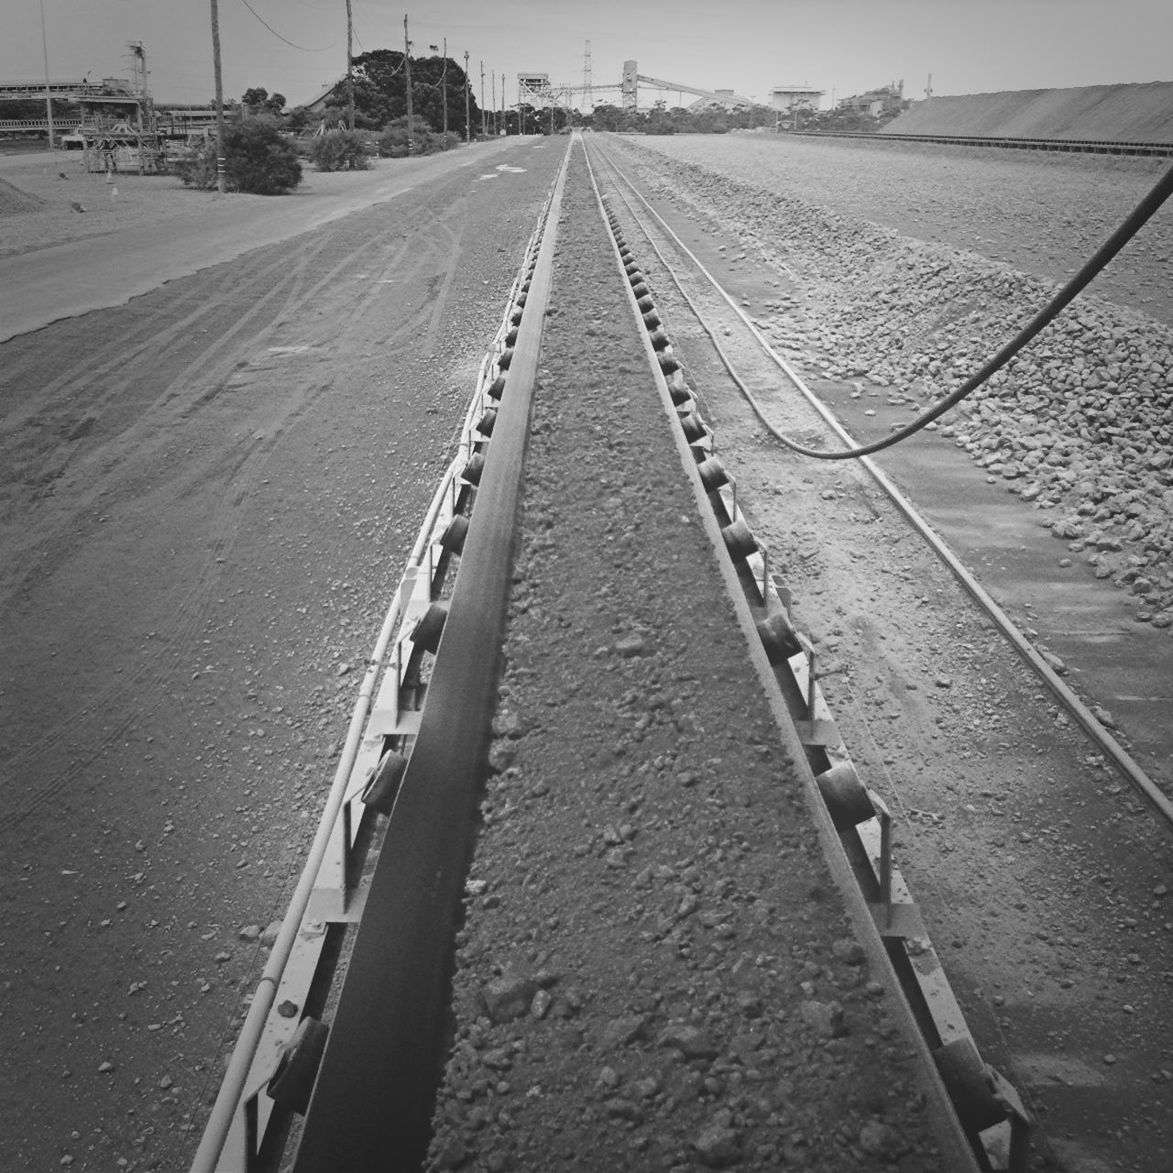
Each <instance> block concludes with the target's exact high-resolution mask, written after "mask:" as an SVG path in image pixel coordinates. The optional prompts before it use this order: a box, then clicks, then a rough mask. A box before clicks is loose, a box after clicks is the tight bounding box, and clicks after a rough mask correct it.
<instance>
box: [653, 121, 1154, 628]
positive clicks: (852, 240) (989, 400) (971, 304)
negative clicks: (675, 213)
mask: <svg viewBox="0 0 1173 1173" xmlns="http://www.w3.org/2000/svg"><path fill="white" fill-rule="evenodd" d="M665 142H666V145H664V144H661V143H660V142H655V143H653V144H652V146H653V147H654V150H655V153H654V154H653V152H652V151H651V150H644V151H640V152H639V157H640V158H641V159H643V160H645V161H646V162H647V163H649V164H653V165H651V166H649V167H648V168H647V172H648V174H647V178H648V180H649V181H650V182H652V183H655V184H657V185H659V186H661V187H662V188H663V189H664V190H665V191H667V192H671V193H673V198H675V199H677V200H678V201H679V202H680V203H682V204H684V205H685V206H687V207H688V208H690V209H691V210H692V211H693V212H694V214H706V215H717V216H718V217H719V218H720V219H721V220H722V222H723V223H724V224H725V225H726V226H727V227H729V228H731V229H732V230H733V231H734V232H735V233H737V234H738V235H740V237H741V239H742V241H743V247H744V248H745V250H746V252H747V253H758V254H760V255H761V256H762V257H763V258H765V259H768V260H771V261H773V262H774V263H781V264H782V265H784V266H786V267H788V268H789V269H790V270H791V271H792V272H794V273H795V274H796V276H797V277H798V278H799V281H800V283H801V285H802V287H803V288H804V289H805V290H806V293H807V297H806V301H805V303H804V304H802V305H794V304H791V303H787V304H785V305H783V304H782V303H781V302H779V303H778V304H777V306H776V308H777V310H778V322H777V327H778V328H777V330H776V332H775V337H776V338H777V339H778V341H779V343H780V344H781V345H782V348H783V349H784V350H788V351H789V353H790V354H791V355H792V356H793V357H794V358H795V359H796V360H797V361H798V362H799V363H800V366H802V367H803V369H805V370H814V371H815V372H816V373H822V374H824V375H825V376H826V377H829V378H834V379H843V380H866V382H867V383H868V384H870V385H871V386H873V387H884V388H889V389H890V391H891V393H892V395H893V396H894V397H903V400H904V402H905V403H906V404H907V407H908V411H909V419H911V418H912V416H913V415H914V414H915V413H916V412H917V411H918V410H920V409H923V408H924V407H927V406H928V405H929V404H931V403H932V402H935V401H936V400H937V399H938V398H940V397H941V396H942V395H943V394H945V393H947V392H949V391H951V390H953V389H954V388H956V387H957V386H958V385H959V384H960V383H961V382H962V381H963V380H964V379H965V378H966V377H968V376H969V375H970V374H972V373H973V372H974V371H976V370H977V369H978V368H979V367H980V366H981V365H982V364H983V363H984V362H985V361H986V360H987V359H988V358H989V357H990V356H991V355H992V354H993V353H994V352H995V351H996V349H997V348H998V347H1000V346H1001V345H1003V344H1004V343H1005V342H1006V341H1008V340H1009V339H1010V338H1011V337H1012V336H1013V335H1014V334H1015V333H1016V332H1017V331H1018V330H1019V329H1021V327H1022V326H1023V325H1025V324H1026V322H1027V321H1029V319H1030V318H1031V317H1033V316H1034V314H1035V313H1036V312H1037V311H1038V310H1039V309H1040V308H1041V307H1042V306H1043V305H1044V304H1045V303H1046V301H1047V300H1048V299H1049V298H1050V297H1051V296H1052V295H1053V294H1054V292H1055V291H1056V288H1057V285H1056V283H1055V282H1054V281H1052V280H1048V279H1046V278H1045V277H1039V276H1035V275H1032V274H1029V273H1024V272H1020V271H1019V270H1018V269H1017V268H1014V267H1012V266H1011V265H1009V264H1006V263H1002V262H1000V261H998V260H992V259H990V258H988V257H986V256H983V255H980V254H979V253H976V252H972V251H969V250H967V249H964V248H961V247H957V246H956V244H955V243H938V242H928V241H923V240H917V239H911V238H909V237H907V236H903V235H900V233H899V232H898V231H896V230H895V229H893V228H890V227H884V226H881V225H880V224H877V223H873V222H871V221H869V220H867V219H863V218H858V219H857V218H856V217H857V216H859V215H860V214H861V212H862V210H863V208H864V207H865V206H866V205H867V204H868V203H869V201H870V202H871V203H873V204H874V205H877V206H878V205H880V204H883V203H884V201H885V198H886V196H887V194H888V193H889V191H890V187H891V185H893V184H895V183H896V182H897V176H898V170H897V163H896V162H894V161H893V158H892V157H891V156H887V155H885V157H884V159H883V161H882V166H881V174H882V178H883V183H881V184H879V185H877V184H876V182H874V179H873V177H872V176H871V175H870V174H869V173H868V172H867V170H866V169H862V170H859V171H857V172H855V178H854V179H852V178H851V175H852V168H850V167H838V168H836V167H835V162H834V158H833V157H834V155H835V153H836V152H835V150H834V149H831V150H830V151H829V152H826V155H827V157H828V158H829V159H830V160H831V162H830V163H829V164H828V166H829V168H830V169H831V170H832V172H833V174H832V177H831V178H830V179H827V178H826V177H824V180H823V181H821V182H822V184H823V185H824V186H822V187H820V186H819V185H818V184H814V189H815V199H814V200H812V199H810V198H806V196H805V195H801V194H798V192H799V190H805V180H806V178H807V176H808V172H807V170H805V167H806V163H805V162H803V160H800V163H802V165H801V166H799V167H797V168H794V167H790V166H789V162H788V160H789V154H788V149H785V148H779V147H778V146H777V144H768V146H769V148H770V149H769V150H754V151H752V152H745V153H743V154H742V155H741V157H740V161H738V156H737V155H736V154H735V153H734V152H733V151H732V150H730V148H731V147H733V146H740V144H721V143H719V142H717V143H716V144H715V145H710V144H708V143H705V142H699V141H698V140H696V139H691V140H685V141H684V142H674V141H671V140H665ZM805 149H808V148H806V147H804V150H805ZM666 155H668V156H671V158H665V156H666ZM876 157H878V156H877V155H876V154H875V153H869V152H863V153H862V154H853V155H851V156H850V158H851V159H852V160H853V161H854V162H855V163H856V164H858V163H859V161H860V159H863V160H865V161H866V160H867V159H869V158H876ZM771 164H772V166H771ZM1006 165H1007V164H998V166H1006ZM1030 165H1031V166H1036V167H1039V168H1042V171H1039V172H1036V173H1035V178H1034V180H1033V181H1032V180H1031V177H1030V175H1029V174H1022V175H1020V177H1019V182H1018V185H1017V186H1016V187H1013V188H1011V187H1007V189H1006V190H1005V192H1004V195H1003V198H1002V199H1001V200H1000V201H999V202H998V203H997V204H995V205H993V206H992V207H989V208H987V209H986V214H987V215H989V214H990V213H991V212H992V213H994V214H995V215H996V216H997V217H998V218H1000V219H1001V220H1003V221H1005V222H1008V223H1009V224H1011V226H1012V230H1016V231H1017V232H1019V233H1020V234H1026V235H1029V233H1030V228H1031V225H1033V223H1034V221H1035V217H1036V215H1037V209H1036V206H1035V204H1034V203H1032V201H1031V199H1030V198H1029V197H1030V193H1031V192H1032V191H1037V190H1039V189H1041V188H1043V187H1046V186H1047V185H1046V184H1045V183H1044V181H1043V180H1044V178H1045V176H1044V175H1043V172H1046V175H1047V176H1049V175H1050V172H1049V171H1048V170H1047V168H1048V167H1049V166H1050V165H1049V164H1047V163H1040V164H1030ZM903 166H904V172H905V174H904V186H905V189H906V191H907V192H908V193H909V194H907V196H906V201H915V200H930V201H934V202H935V206H936V207H937V211H936V212H935V213H934V216H933V220H934V222H935V223H937V222H939V223H942V224H944V223H952V224H953V225H954V229H955V231H956V228H957V225H962V224H969V225H970V226H971V227H972V220H970V219H967V215H966V208H967V206H968V201H969V199H970V197H969V196H968V195H966V194H965V191H964V185H961V189H962V190H961V194H960V195H958V197H957V205H958V206H957V207H955V208H954V209H953V213H952V214H950V212H949V209H948V206H947V204H948V200H949V198H950V197H949V188H948V186H947V185H946V184H945V183H943V182H939V181H938V179H937V178H933V179H932V180H931V181H926V182H925V183H924V184H923V186H921V187H918V186H917V176H918V174H919V173H920V172H921V171H922V170H924V169H925V166H926V165H925V162H924V156H923V154H922V153H913V154H910V155H908V156H907V157H905V158H904V163H903ZM1085 166H1087V167H1093V166H1095V164H1094V163H1091V162H1089V163H1087V164H1085ZM1101 166H1107V167H1111V164H1101ZM718 168H719V169H720V171H721V172H722V173H721V174H719V173H718V171H717V170H716V169H718ZM930 170H931V169H930ZM953 182H954V183H955V184H956V177H954V180H953ZM830 183H837V184H842V185H843V188H842V189H841V190H837V192H836V194H835V195H834V196H832V195H831V193H830V191H829V189H828V187H827V186H826V185H827V184H830ZM1035 185H1037V186H1035ZM1052 186H1053V184H1052ZM1141 186H1143V187H1144V188H1146V189H1147V187H1148V186H1151V182H1150V181H1146V182H1145V183H1144V184H1143V185H1141ZM1094 187H1095V185H1094V184H1089V185H1088V186H1086V187H1085V188H1084V190H1087V191H1090V190H1092V189H1093V188H1094ZM820 198H822V199H826V200H827V203H826V204H823V203H819V202H815V200H818V199H820ZM1040 198H1041V197H1040ZM1118 202H1119V203H1121V205H1122V207H1121V210H1120V217H1119V218H1122V217H1123V215H1124V214H1125V213H1126V212H1127V211H1128V210H1130V209H1131V207H1132V206H1133V204H1134V202H1135V201H1133V200H1131V199H1125V200H1123V201H1118ZM840 207H846V208H848V209H850V211H849V212H846V213H845V212H842V211H839V210H838V209H839V208H840ZM904 214H905V213H904V212H901V213H899V215H898V216H897V217H896V218H899V217H900V216H903V215H904ZM1104 215H1105V213H1104V209H1103V206H1102V204H1097V206H1096V211H1095V215H1094V216H1092V217H1091V218H1092V219H1093V220H1094V221H1095V222H1096V223H1097V224H1098V223H1100V221H1101V220H1102V219H1103V218H1104ZM1076 219H1078V216H1077V214H1076V213H1075V212H1074V211H1073V212H1072V213H1071V220H1072V221H1075V220H1076ZM1015 225H1016V226H1017V227H1016V228H1015V227H1014V226H1015ZM1105 235H1106V233H1105ZM1096 243H1098V241H1097V242H1096ZM1086 245H1088V237H1087V234H1084V236H1082V237H1079V238H1078V239H1076V240H1075V241H1074V243H1072V244H1071V245H1070V247H1069V251H1068V256H1067V262H1068V263H1067V266H1066V267H1068V268H1069V269H1072V270H1073V269H1074V267H1075V266H1076V265H1077V264H1078V263H1079V262H1080V260H1082V258H1083V256H1085V255H1089V254H1090V252H1091V251H1092V249H1093V248H1094V245H1092V246H1091V247H1087V248H1086V250H1085V248H1084V246H1086ZM1135 248H1136V249H1137V250H1138V254H1139V256H1140V260H1139V262H1138V261H1137V258H1135V257H1134V258H1133V262H1135V264H1139V268H1135V265H1134V271H1137V272H1144V273H1146V274H1147V273H1149V272H1150V271H1153V272H1164V273H1165V274H1166V275H1167V274H1168V269H1169V265H1170V260H1171V256H1173V216H1171V215H1170V214H1169V212H1168V210H1167V209H1163V210H1162V212H1161V213H1159V215H1158V219H1157V220H1155V221H1153V222H1152V223H1151V225H1150V227H1149V228H1148V229H1146V230H1145V236H1144V237H1143V238H1141V239H1138V241H1137V244H1136V246H1135ZM1072 254H1074V259H1073V255H1072ZM1061 259H1062V258H1060V260H1061ZM1133 262H1130V263H1133ZM1154 266H1155V268H1154ZM1166 279H1167V276H1166ZM1145 280H1148V277H1147V276H1146V277H1145ZM1153 308H1154V310H1155V311H1159V312H1163V311H1164V301H1163V300H1162V301H1161V303H1160V305H1159V306H1155V307H1153ZM861 386H862V384H861ZM941 432H942V434H943V435H945V436H952V437H953V438H954V440H955V442H956V443H957V444H958V445H959V446H962V447H964V448H965V449H966V450H967V451H968V452H969V453H970V455H971V456H972V457H973V459H974V460H975V461H977V462H978V463H979V464H980V465H981V466H982V467H984V468H986V469H987V471H988V472H989V473H990V475H993V476H997V477H1000V478H1001V479H1003V480H1004V481H1005V483H1006V487H1007V489H1008V490H1009V491H1011V492H1014V493H1017V494H1019V495H1020V496H1021V497H1022V499H1023V500H1025V501H1030V502H1033V503H1034V504H1035V505H1036V506H1037V507H1038V508H1039V509H1041V510H1046V511H1047V513H1046V518H1045V520H1046V522H1047V523H1048V524H1049V525H1050V529H1051V532H1052V534H1053V535H1054V536H1055V537H1056V538H1058V539H1061V540H1063V541H1065V542H1066V543H1068V549H1069V550H1070V552H1071V553H1072V554H1075V555H1079V556H1082V557H1084V558H1086V559H1087V561H1088V562H1089V563H1090V564H1091V565H1092V567H1093V568H1094V571H1095V574H1096V575H1097V577H1100V578H1110V579H1111V580H1112V581H1113V582H1115V583H1117V584H1118V585H1120V586H1121V587H1122V588H1124V589H1126V590H1128V591H1129V592H1130V593H1131V594H1132V596H1134V598H1135V605H1136V618H1137V619H1138V620H1140V621H1144V622H1151V623H1152V624H1153V626H1155V627H1162V628H1168V627H1170V626H1171V625H1173V328H1171V326H1170V324H1169V319H1168V318H1167V317H1166V320H1164V321H1160V320H1157V319H1156V318H1155V317H1153V316H1151V315H1150V314H1148V313H1144V312H1141V311H1140V310H1138V309H1136V308H1130V307H1128V306H1125V305H1120V304H1116V303H1114V302H1111V301H1108V300H1104V299H1101V298H1098V297H1092V296H1088V295H1086V294H1085V295H1082V296H1081V297H1080V298H1079V299H1077V301H1076V302H1075V303H1074V304H1073V305H1072V306H1071V307H1069V308H1068V310H1067V311H1065V313H1064V314H1063V315H1061V317H1060V318H1059V319H1057V320H1056V321H1055V322H1054V323H1052V324H1051V325H1050V326H1049V327H1048V328H1047V329H1046V330H1045V331H1044V332H1043V333H1042V334H1041V335H1040V336H1039V338H1037V339H1036V340H1035V342H1034V343H1032V344H1031V346H1029V347H1028V348H1027V349H1026V350H1024V351H1023V352H1022V353H1021V354H1020V355H1019V356H1017V357H1016V358H1015V359H1014V360H1013V361H1012V362H1011V363H1010V364H1009V365H1008V366H1007V367H1006V368H1004V369H1003V370H1002V371H1000V372H998V373H997V374H996V375H994V376H993V377H992V378H991V379H990V380H989V381H988V382H987V383H986V384H985V385H984V386H983V387H981V388H980V389H979V390H978V391H977V392H976V393H975V394H974V395H972V396H971V397H970V398H969V399H968V400H967V401H966V402H965V403H964V404H963V405H961V407H959V408H958V409H957V410H956V411H955V412H954V413H952V414H950V415H948V416H946V417H945V419H944V424H943V426H942V428H941Z"/></svg>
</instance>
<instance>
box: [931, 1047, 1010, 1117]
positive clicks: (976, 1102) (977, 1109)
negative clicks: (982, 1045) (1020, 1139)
mask: <svg viewBox="0 0 1173 1173" xmlns="http://www.w3.org/2000/svg"><path fill="white" fill-rule="evenodd" d="M933 1059H934V1061H935V1062H936V1064H937V1070H938V1071H939V1072H940V1073H941V1082H942V1083H944V1085H945V1090H946V1091H947V1092H948V1093H949V1098H950V1099H951V1100H952V1101H953V1107H954V1108H956V1109H957V1116H958V1118H959V1119H960V1120H961V1123H962V1126H963V1127H965V1128H967V1129H969V1130H971V1131H973V1132H981V1131H983V1130H984V1129H986V1128H990V1127H992V1126H993V1125H995V1124H999V1123H1001V1121H1003V1120H1005V1119H1006V1108H1005V1106H1004V1105H1003V1104H1002V1102H1001V1101H1000V1100H999V1099H998V1098H997V1097H996V1096H995V1095H994V1081H993V1079H991V1077H990V1074H989V1072H988V1070H987V1068H986V1065H985V1064H984V1063H983V1062H982V1057H981V1056H980V1055H979V1054H978V1050H977V1047H975V1046H974V1045H973V1042H972V1041H971V1040H970V1039H967V1038H961V1039H954V1040H953V1042H951V1043H946V1044H945V1046H943V1047H938V1048H937V1049H936V1050H935V1051H934V1052H933Z"/></svg>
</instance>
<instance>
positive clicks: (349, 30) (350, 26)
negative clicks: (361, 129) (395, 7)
mask: <svg viewBox="0 0 1173 1173" xmlns="http://www.w3.org/2000/svg"><path fill="white" fill-rule="evenodd" d="M353 38H354V18H353V16H352V14H351V11H350V0H346V116H347V122H346V124H347V126H349V127H350V129H351V130H352V131H353V130H354V73H353V69H352V64H353V60H354V58H353V46H354V40H353Z"/></svg>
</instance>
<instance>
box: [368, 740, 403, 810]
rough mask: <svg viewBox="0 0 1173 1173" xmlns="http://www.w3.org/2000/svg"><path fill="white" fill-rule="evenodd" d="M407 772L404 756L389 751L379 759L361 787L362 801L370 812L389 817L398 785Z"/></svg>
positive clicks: (397, 791)
mask: <svg viewBox="0 0 1173 1173" xmlns="http://www.w3.org/2000/svg"><path fill="white" fill-rule="evenodd" d="M406 771H407V756H406V754H401V753H398V752H397V751H395V750H392V749H389V750H388V751H387V752H386V753H385V754H384V755H383V756H382V757H381V758H380V759H379V764H378V765H377V766H376V767H375V768H374V770H373V771H372V772H371V777H370V779H369V781H368V782H367V784H366V786H364V787H363V792H362V800H363V802H364V803H366V805H367V806H369V807H370V808H371V810H374V811H378V812H379V814H381V815H389V814H390V813H391V808H392V807H393V806H394V805H395V796H396V795H397V794H398V793H399V784H400V783H401V782H402V781H403V775H404V773H405V772H406Z"/></svg>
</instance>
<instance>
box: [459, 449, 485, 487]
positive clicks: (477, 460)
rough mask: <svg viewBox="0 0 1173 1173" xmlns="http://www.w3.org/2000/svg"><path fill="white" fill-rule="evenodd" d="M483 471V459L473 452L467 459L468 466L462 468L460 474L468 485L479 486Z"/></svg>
mask: <svg viewBox="0 0 1173 1173" xmlns="http://www.w3.org/2000/svg"><path fill="white" fill-rule="evenodd" d="M484 471H485V458H484V457H483V456H482V455H481V454H480V453H479V452H474V453H473V454H472V456H471V457H470V458H469V461H468V464H466V465H465V466H464V471H463V472H461V474H460V475H461V477H462V478H463V479H464V480H466V481H468V483H469V484H470V485H479V484H480V483H481V476H482V474H483V473H484Z"/></svg>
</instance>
